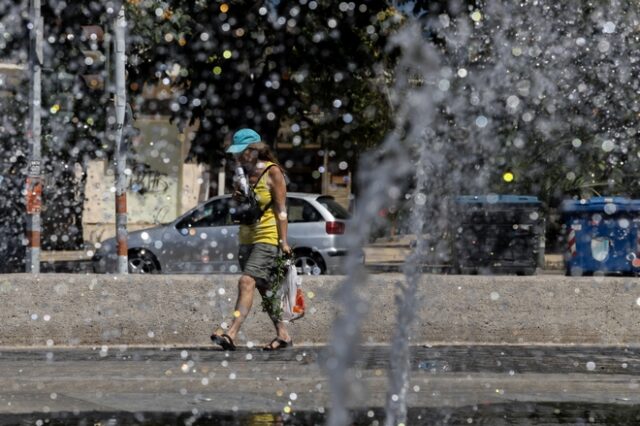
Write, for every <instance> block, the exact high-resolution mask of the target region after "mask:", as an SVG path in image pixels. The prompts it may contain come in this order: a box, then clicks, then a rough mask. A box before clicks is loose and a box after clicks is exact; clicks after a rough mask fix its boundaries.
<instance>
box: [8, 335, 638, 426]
mask: <svg viewBox="0 0 640 426" xmlns="http://www.w3.org/2000/svg"><path fill="white" fill-rule="evenodd" d="M390 356H391V352H390V350H389V348H388V347H386V346H367V347H364V348H363V349H362V351H361V353H360V356H359V361H358V363H357V364H356V366H355V367H354V368H353V369H352V370H351V371H349V372H347V373H345V374H348V375H349V376H350V377H351V378H352V380H351V383H352V387H351V389H350V391H349V399H348V401H347V403H348V406H350V407H351V408H352V415H353V420H354V424H362V425H365V424H366V425H369V424H383V423H384V406H385V400H386V389H387V374H388V369H389V362H390ZM323 359H324V348H323V347H304V348H302V347H297V348H293V349H291V350H287V351H281V352H274V353H269V352H263V351H261V350H260V349H259V348H258V347H257V346H256V347H253V348H246V347H243V348H241V349H240V350H238V351H236V352H221V351H218V350H215V349H212V348H170V349H166V348H165V349H162V348H131V347H124V346H114V347H96V348H83V349H77V348H76V349H70V348H67V349H65V348H49V349H46V348H45V349H37V350H34V349H30V350H22V349H2V350H0V424H2V425H5V424H16V425H18V424H19V425H23V424H34V425H36V424H40V425H44V424H52V425H53V424H90V425H94V424H148V425H154V424H256V425H258V424H259V425H276V424H305V425H306V424H324V423H325V421H326V415H327V412H328V410H329V409H330V406H329V400H330V399H329V383H328V381H327V377H326V374H325V371H324V370H323V368H322V365H324V361H323ZM639 384H640V351H639V350H638V349H637V348H612V347H606V348H602V347H553V346H536V347H530V346H529V347H527V346H437V347H413V348H412V354H411V372H410V383H409V394H408V398H407V402H408V407H409V414H408V416H409V421H408V424H638V423H639V422H640V408H639V407H640V406H639V404H640V392H638V387H639Z"/></svg>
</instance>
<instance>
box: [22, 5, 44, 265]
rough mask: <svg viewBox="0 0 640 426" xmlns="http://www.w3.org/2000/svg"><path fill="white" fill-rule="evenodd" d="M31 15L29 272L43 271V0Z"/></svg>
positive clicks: (28, 180)
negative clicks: (41, 7)
mask: <svg viewBox="0 0 640 426" xmlns="http://www.w3.org/2000/svg"><path fill="white" fill-rule="evenodd" d="M29 16H30V20H31V25H30V31H29V124H28V127H27V141H28V143H29V169H28V171H27V184H26V210H27V221H26V231H27V258H26V262H25V270H26V272H31V273H34V274H37V273H39V272H40V234H41V229H42V226H41V220H40V210H41V205H42V176H41V173H42V167H41V166H42V147H41V143H42V142H41V135H42V127H41V111H42V92H41V89H42V63H43V61H42V55H43V53H42V33H43V21H42V15H41V11H40V0H30V2H29Z"/></svg>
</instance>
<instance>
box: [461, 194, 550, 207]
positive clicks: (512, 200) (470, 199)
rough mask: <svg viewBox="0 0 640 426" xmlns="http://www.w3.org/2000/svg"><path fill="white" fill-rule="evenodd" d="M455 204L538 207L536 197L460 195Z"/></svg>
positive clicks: (538, 201) (538, 203) (538, 202)
mask: <svg viewBox="0 0 640 426" xmlns="http://www.w3.org/2000/svg"><path fill="white" fill-rule="evenodd" d="M455 201H456V204H519V205H525V204H529V205H536V206H538V205H540V200H538V197H534V196H531V195H499V194H488V195H460V196H457V197H456V198H455Z"/></svg>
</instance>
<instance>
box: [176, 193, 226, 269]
mask: <svg viewBox="0 0 640 426" xmlns="http://www.w3.org/2000/svg"><path fill="white" fill-rule="evenodd" d="M176 229H177V231H178V233H179V234H180V237H179V238H180V239H181V244H180V245H181V247H182V248H183V249H182V250H176V251H175V253H176V255H177V256H176V261H177V262H181V265H180V266H181V267H180V269H181V270H182V272H185V273H213V272H238V267H237V252H238V226H237V225H233V224H232V223H231V218H230V216H229V197H224V198H217V199H214V200H211V201H209V202H207V203H204V204H203V205H201V206H199V207H198V208H196V209H195V210H194V211H193V212H191V213H190V214H189V215H188V216H186V217H185V218H183V219H182V220H180V221H179V222H178V223H177V224H176Z"/></svg>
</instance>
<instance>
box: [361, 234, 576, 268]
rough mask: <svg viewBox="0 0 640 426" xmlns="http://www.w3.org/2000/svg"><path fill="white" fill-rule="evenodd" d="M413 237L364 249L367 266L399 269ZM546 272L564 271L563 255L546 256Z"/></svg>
mask: <svg viewBox="0 0 640 426" xmlns="http://www.w3.org/2000/svg"><path fill="white" fill-rule="evenodd" d="M413 240H414V237H413V236H407V235H401V236H398V238H393V239H389V238H385V239H378V240H377V241H375V242H373V243H371V244H369V245H367V246H366V247H365V248H364V252H365V264H366V265H367V266H369V267H372V268H376V269H378V268H383V269H384V268H387V269H389V270H392V269H393V268H396V269H397V268H399V267H401V266H402V264H404V261H405V260H406V258H407V257H408V256H409V254H410V253H411V242H412V241H413ZM544 258H545V265H544V269H545V270H551V271H559V270H562V269H564V264H563V258H562V254H555V253H550V254H545V255H544ZM431 266H433V267H434V268H438V267H439V268H443V267H448V266H449V265H431Z"/></svg>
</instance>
